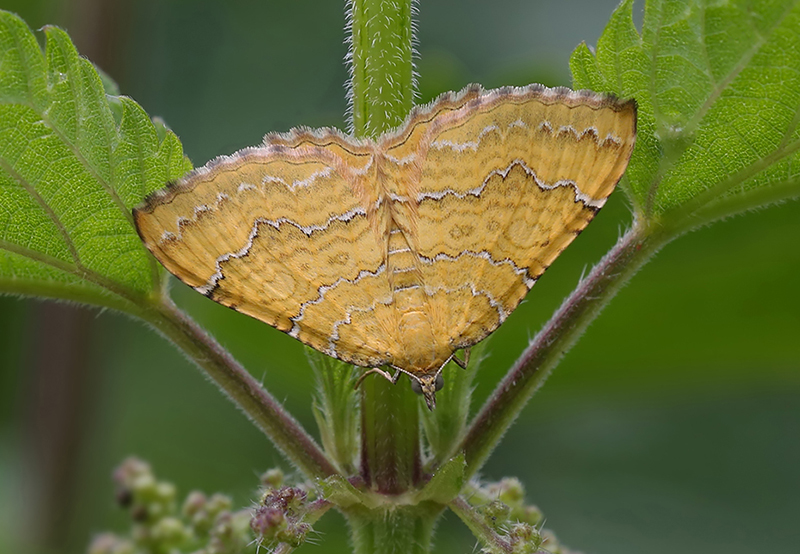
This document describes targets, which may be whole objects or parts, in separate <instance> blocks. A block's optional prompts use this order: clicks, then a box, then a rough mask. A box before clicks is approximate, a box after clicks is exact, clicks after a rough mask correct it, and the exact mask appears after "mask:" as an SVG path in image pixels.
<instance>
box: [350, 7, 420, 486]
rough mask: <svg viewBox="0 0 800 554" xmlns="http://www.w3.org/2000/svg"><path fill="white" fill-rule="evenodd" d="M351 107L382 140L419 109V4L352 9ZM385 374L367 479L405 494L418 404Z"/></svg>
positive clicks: (366, 392) (416, 447)
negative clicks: (415, 57) (415, 26)
mask: <svg viewBox="0 0 800 554" xmlns="http://www.w3.org/2000/svg"><path fill="white" fill-rule="evenodd" d="M348 8H349V13H348V15H349V17H348V22H349V24H350V29H349V35H350V41H351V44H350V47H351V48H350V53H349V55H348V59H349V61H350V63H351V70H352V81H351V87H352V88H351V101H352V110H353V128H354V132H355V135H356V136H357V137H369V138H376V137H378V136H379V135H381V134H382V133H385V132H387V131H389V130H391V129H392V128H393V127H395V126H397V125H398V124H400V123H401V122H402V121H403V119H404V118H405V116H406V114H407V113H408V112H409V110H410V109H411V107H412V106H413V63H412V50H413V49H412V42H413V36H412V35H413V33H412V21H411V16H412V1H411V0H399V1H398V0H351V2H350V3H349V6H348ZM413 396H414V395H413V394H410V391H409V390H408V387H407V384H406V383H402V384H399V385H398V386H393V385H391V383H388V382H386V381H385V380H384V379H382V378H381V377H380V376H377V375H376V376H370V377H368V378H367V379H365V381H364V382H363V383H362V385H361V414H362V415H361V417H362V424H361V475H362V477H363V478H364V481H365V482H366V483H367V484H368V486H370V487H371V488H373V489H374V490H376V491H379V492H381V493H384V494H400V493H402V492H404V491H406V490H409V489H410V488H411V487H413V486H414V485H415V484H416V483H417V482H418V481H419V477H420V471H421V469H420V468H421V467H422V462H421V459H420V432H419V429H420V425H419V409H418V406H417V399H416V398H414V397H413Z"/></svg>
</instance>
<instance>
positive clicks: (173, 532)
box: [150, 517, 191, 547]
mask: <svg viewBox="0 0 800 554" xmlns="http://www.w3.org/2000/svg"><path fill="white" fill-rule="evenodd" d="M150 537H151V538H152V540H153V541H154V542H155V543H157V544H160V545H162V546H165V547H170V546H179V545H181V544H183V543H184V542H186V541H187V540H188V539H189V538H190V537H191V532H190V531H189V529H187V528H186V526H185V525H184V524H183V522H181V520H179V519H178V518H175V517H165V518H163V519H161V520H159V521H158V522H156V524H155V525H153V528H152V530H151V532H150Z"/></svg>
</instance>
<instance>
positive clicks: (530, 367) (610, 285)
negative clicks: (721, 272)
mask: <svg viewBox="0 0 800 554" xmlns="http://www.w3.org/2000/svg"><path fill="white" fill-rule="evenodd" d="M672 238H674V235H671V234H667V233H665V232H664V231H663V228H661V227H658V226H655V225H651V226H648V225H646V224H644V223H643V222H641V221H638V220H637V221H634V224H633V226H632V227H631V228H630V229H629V230H628V231H627V232H626V233H625V235H624V236H622V237H621V238H620V239H619V241H618V242H617V244H616V245H615V246H614V248H612V249H611V250H610V251H609V252H608V253H607V254H606V255H605V257H604V258H603V259H602V260H601V261H600V262H599V263H598V264H597V265H596V266H595V267H594V268H593V269H592V271H591V272H590V273H589V275H588V276H586V278H584V279H583V280H582V281H581V282H580V283H579V284H578V286H577V287H576V288H575V290H574V291H573V292H572V293H571V294H570V295H569V297H567V299H566V300H565V301H564V303H563V304H562V305H561V307H560V308H559V309H558V310H557V311H556V312H555V314H553V316H552V317H551V318H550V320H549V321H548V322H547V324H546V325H545V326H544V328H543V329H542V330H541V331H540V332H539V334H538V335H536V338H535V339H534V340H533V342H532V343H531V344H530V345H529V346H528V348H527V349H526V350H525V352H523V353H522V355H521V356H520V358H519V359H518V360H517V361H516V363H515V364H514V366H512V368H511V369H510V370H509V372H508V373H507V374H506V376H505V377H504V378H503V380H502V381H501V382H500V384H499V385H498V386H497V388H496V389H495V390H494V392H493V393H492V395H491V396H490V397H489V399H488V400H487V401H486V403H485V404H484V405H483V407H482V408H481V410H480V412H478V414H477V415H476V416H475V418H474V419H473V421H472V422H471V423H470V425H469V428H468V429H467V432H466V434H465V436H464V439H463V440H462V442H461V445H460V446H459V448H458V449H457V451H463V452H464V454H465V457H466V462H467V468H466V477H467V478H469V477H472V476H473V475H475V473H476V472H477V471H479V470H480V468H481V467H482V466H483V464H484V462H485V461H486V459H487V458H488V457H489V454H491V452H492V450H493V449H494V447H495V446H496V445H497V443H498V442H499V441H500V438H501V437H502V436H503V434H504V433H505V432H506V430H507V429H508V428H509V427H510V426H511V424H512V423H513V422H514V420H515V419H516V418H517V416H518V415H519V413H520V411H521V410H522V408H523V407H524V406H525V404H526V403H527V401H528V400H529V399H530V397H531V395H533V393H534V392H536V390H537V389H538V388H539V387H540V386H541V385H542V383H544V381H545V379H547V377H548V375H549V374H550V371H552V369H553V368H554V367H555V366H556V364H557V363H558V362H559V360H560V359H561V357H562V356H563V355H564V353H565V352H567V351H568V350H569V349H570V347H571V346H572V345H573V344H574V343H575V342H576V341H577V339H578V338H579V337H580V335H581V334H582V333H583V332H584V330H586V328H587V327H588V325H589V323H591V322H592V321H593V320H594V319H595V318H596V317H597V315H598V314H599V313H600V311H601V310H602V309H603V308H604V307H605V306H606V304H608V302H609V301H610V300H611V299H612V298H613V297H614V295H616V293H617V291H619V290H620V289H621V288H622V286H623V285H625V283H627V282H628V279H630V278H631V277H632V276H633V275H634V274H635V273H636V272H637V271H638V270H639V268H641V267H642V266H643V265H644V264H645V263H646V262H647V261H648V260H649V259H650V258H651V257H652V256H653V255H654V254H655V253H656V252H657V251H658V250H659V249H660V248H661V247H662V246H663V245H664V244H666V243H667V242H669V240H671V239H672Z"/></svg>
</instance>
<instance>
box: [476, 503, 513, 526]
mask: <svg viewBox="0 0 800 554" xmlns="http://www.w3.org/2000/svg"><path fill="white" fill-rule="evenodd" d="M480 512H481V513H482V514H483V517H484V519H485V520H486V523H487V524H488V525H489V526H491V527H492V528H493V529H498V528H500V527H502V526H503V525H505V524H506V522H507V521H508V516H509V515H510V514H511V508H509V507H508V506H506V505H505V504H503V503H502V502H500V501H499V500H495V501H494V502H490V503H489V504H487V505H486V506H484V507H483V508H481V510H480Z"/></svg>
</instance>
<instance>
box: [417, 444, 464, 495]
mask: <svg viewBox="0 0 800 554" xmlns="http://www.w3.org/2000/svg"><path fill="white" fill-rule="evenodd" d="M466 465H467V463H466V461H465V459H464V453H463V452H462V453H460V454H458V456H456V457H455V458H452V459H450V460H448V461H447V463H445V464H444V465H443V466H442V467H440V468H439V469H438V470H437V471H436V473H434V475H433V477H431V480H430V481H428V483H427V484H426V485H425V486H424V487H422V489H420V490H419V491H418V492H417V493H416V494H415V495H414V500H415V501H416V502H423V501H426V500H430V501H432V502H436V503H437V504H449V503H450V502H451V501H452V500H453V499H454V498H455V497H457V496H458V493H459V492H461V489H462V488H464V479H465V476H464V470H465V469H466Z"/></svg>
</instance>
